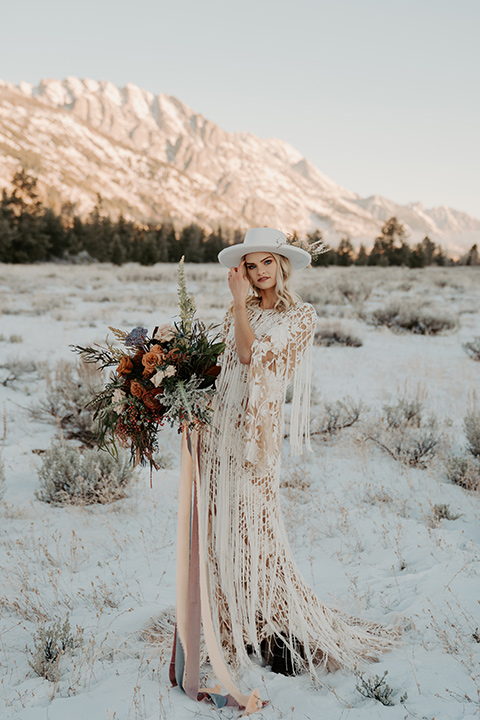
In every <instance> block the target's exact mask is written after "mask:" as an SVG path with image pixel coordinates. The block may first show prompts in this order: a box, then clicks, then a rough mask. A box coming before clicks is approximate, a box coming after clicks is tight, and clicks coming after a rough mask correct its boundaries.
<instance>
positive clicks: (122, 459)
mask: <svg viewBox="0 0 480 720" xmlns="http://www.w3.org/2000/svg"><path fill="white" fill-rule="evenodd" d="M133 475H134V470H133V468H132V466H131V464H130V462H129V460H128V459H127V456H126V455H125V454H121V455H119V457H118V458H115V457H113V456H111V455H109V454H108V453H106V452H104V451H102V450H89V449H86V450H84V451H83V452H82V451H81V450H80V449H79V448H77V447H74V446H72V445H71V444H69V443H67V442H65V441H63V440H60V441H54V442H53V443H52V444H51V446H50V448H48V450H47V451H46V452H45V454H44V455H43V462H42V465H41V467H40V469H39V471H38V477H39V480H40V490H37V491H36V492H35V497H36V498H37V499H38V500H41V501H42V502H46V503H52V504H54V505H91V504H93V503H102V504H104V503H108V502H113V501H115V500H119V499H120V498H123V497H125V496H126V494H127V489H128V486H129V484H130V482H131V480H132V478H133Z"/></svg>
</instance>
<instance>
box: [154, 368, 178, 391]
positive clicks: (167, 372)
mask: <svg viewBox="0 0 480 720" xmlns="http://www.w3.org/2000/svg"><path fill="white" fill-rule="evenodd" d="M176 372H177V369H176V368H175V366H174V365H167V367H166V368H163V370H159V371H158V372H157V373H156V374H155V375H154V376H153V377H152V378H151V380H152V383H153V384H154V385H155V387H159V385H161V384H162V382H163V380H164V378H167V377H172V375H175V373H176Z"/></svg>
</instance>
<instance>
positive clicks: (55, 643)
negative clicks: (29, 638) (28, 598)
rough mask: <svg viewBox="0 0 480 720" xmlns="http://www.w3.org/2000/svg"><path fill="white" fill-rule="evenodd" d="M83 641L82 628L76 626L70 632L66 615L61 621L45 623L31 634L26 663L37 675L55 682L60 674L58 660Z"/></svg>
mask: <svg viewBox="0 0 480 720" xmlns="http://www.w3.org/2000/svg"><path fill="white" fill-rule="evenodd" d="M82 643H83V630H82V628H79V627H77V629H76V632H75V635H73V634H72V629H71V627H70V619H69V616H68V615H67V617H66V619H65V620H64V621H63V622H62V621H61V620H57V621H56V622H54V623H52V624H51V625H45V626H43V627H41V628H39V630H38V631H37V632H36V633H35V635H34V636H33V651H32V652H31V658H29V660H28V664H29V665H30V667H31V668H32V670H33V671H34V672H35V674H36V675H38V676H39V677H43V678H45V679H46V680H50V681H52V682H55V681H57V680H58V678H59V675H60V667H59V664H60V660H61V657H62V656H63V655H64V654H65V653H70V652H72V651H73V650H74V649H75V648H77V647H79V646H80V645H81V644H82Z"/></svg>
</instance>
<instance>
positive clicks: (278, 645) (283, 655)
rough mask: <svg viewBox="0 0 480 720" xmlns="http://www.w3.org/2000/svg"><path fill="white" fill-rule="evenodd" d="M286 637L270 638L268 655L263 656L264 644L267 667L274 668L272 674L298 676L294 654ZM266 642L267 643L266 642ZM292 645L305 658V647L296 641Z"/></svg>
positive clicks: (293, 640) (294, 639)
mask: <svg viewBox="0 0 480 720" xmlns="http://www.w3.org/2000/svg"><path fill="white" fill-rule="evenodd" d="M285 639H286V635H283V634H282V635H281V636H280V637H274V638H273V637H272V638H268V640H269V641H270V643H269V645H268V647H267V651H266V655H267V657H268V659H267V657H266V656H265V655H263V643H262V656H263V657H264V659H265V661H266V663H267V665H271V666H272V672H274V673H280V674H281V675H296V674H297V673H296V671H295V665H294V662H293V658H292V653H291V651H290V649H289V648H288V647H287V644H286V643H285ZM264 642H265V641H264ZM292 645H293V647H294V649H295V650H296V652H298V653H299V655H300V656H301V657H302V658H303V657H304V652H303V646H302V644H301V643H300V642H299V641H298V640H297V639H296V638H293V639H292Z"/></svg>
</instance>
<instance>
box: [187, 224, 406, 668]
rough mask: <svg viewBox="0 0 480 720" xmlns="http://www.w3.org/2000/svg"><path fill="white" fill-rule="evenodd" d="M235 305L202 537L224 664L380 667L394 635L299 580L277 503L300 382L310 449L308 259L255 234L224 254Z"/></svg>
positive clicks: (206, 471) (203, 491) (206, 440)
mask: <svg viewBox="0 0 480 720" xmlns="http://www.w3.org/2000/svg"><path fill="white" fill-rule="evenodd" d="M219 261H220V263H221V264H222V265H224V266H226V267H228V268H229V273H228V283H229V287H230V290H231V293H232V296H233V302H232V305H231V307H230V309H229V310H228V311H227V313H226V316H225V319H224V322H223V329H222V336H223V340H224V341H225V343H226V347H225V351H224V353H223V355H222V356H221V359H220V361H221V365H222V370H221V373H220V376H219V378H218V380H217V394H216V396H215V398H214V414H213V421H212V429H211V430H210V431H208V432H204V433H203V438H202V442H201V454H200V457H201V483H200V503H199V507H200V515H201V522H200V528H201V532H202V538H201V543H202V545H203V547H204V549H205V555H204V557H205V566H206V581H207V586H208V597H209V605H210V616H211V619H212V623H213V630H214V633H215V636H216V641H217V644H218V646H219V647H220V648H221V653H222V655H223V661H224V663H225V664H226V665H227V666H228V665H231V666H233V667H239V666H242V665H246V664H248V663H250V662H251V658H250V657H249V656H251V655H256V656H257V657H258V658H263V661H262V662H265V661H266V662H267V664H269V665H271V666H272V669H273V670H274V671H277V672H283V673H285V674H295V673H298V672H301V671H303V670H307V671H310V673H311V674H312V676H314V675H315V674H316V668H317V667H318V666H319V665H322V666H323V667H324V668H326V669H328V670H332V669H336V668H339V667H346V668H354V667H355V666H356V663H357V661H358V660H359V659H361V658H364V659H369V660H376V659H378V657H379V655H380V653H381V652H383V651H385V650H388V649H390V648H391V647H392V646H393V645H394V644H395V642H396V640H397V637H398V630H397V629H396V628H392V627H386V626H384V625H380V624H377V623H373V622H370V621H363V620H359V619H357V618H353V617H350V616H346V615H344V614H343V613H341V612H339V611H337V610H335V609H333V608H329V607H327V606H326V605H324V604H323V603H322V602H321V601H320V600H319V598H318V597H317V596H316V595H315V593H314V592H313V591H312V590H311V588H310V587H309V586H308V585H307V583H306V582H305V580H304V579H303V577H302V575H301V573H300V572H299V570H298V568H297V566H296V564H295V561H294V558H293V556H292V552H291V550H290V547H289V543H288V538H287V533H286V530H285V526H284V523H283V519H282V516H281V511H280V504H279V495H278V492H279V490H278V488H279V475H280V467H281V466H280V453H281V444H282V438H283V435H284V430H283V409H282V408H283V403H284V400H285V393H286V389H287V387H288V386H289V385H290V384H291V383H293V397H292V404H291V414H290V427H289V437H290V444H291V449H292V451H293V453H296V454H298V453H300V452H301V451H302V446H303V444H304V442H305V444H306V446H307V449H308V448H309V446H310V443H309V396H310V374H311V353H312V345H313V336H314V333H315V328H316V320H317V316H316V313H315V310H314V308H313V307H312V306H311V305H309V304H308V303H303V302H301V300H300V298H299V297H298V296H297V295H296V294H295V293H294V292H293V291H292V290H291V288H290V275H291V272H292V269H301V268H303V267H306V266H307V265H308V264H309V263H310V261H311V256H310V255H309V253H308V252H306V251H305V250H302V249H301V248H299V247H295V246H292V245H290V244H288V243H287V239H286V237H285V235H284V234H283V233H281V232H280V231H277V230H274V229H271V228H254V229H252V230H249V231H248V232H247V235H246V237H245V240H244V242H243V243H240V244H237V245H233V246H230V247H228V248H225V249H224V250H222V252H221V253H220V254H219Z"/></svg>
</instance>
